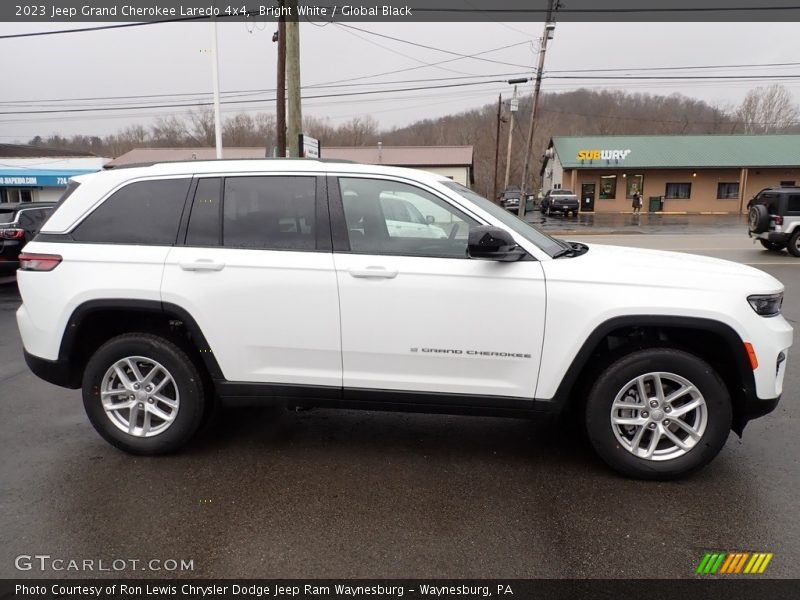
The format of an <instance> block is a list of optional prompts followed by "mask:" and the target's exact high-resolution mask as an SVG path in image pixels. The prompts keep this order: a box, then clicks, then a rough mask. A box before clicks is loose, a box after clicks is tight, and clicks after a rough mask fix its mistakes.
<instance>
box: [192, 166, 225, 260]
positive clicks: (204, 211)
mask: <svg viewBox="0 0 800 600" xmlns="http://www.w3.org/2000/svg"><path fill="white" fill-rule="evenodd" d="M221 189H222V180H221V179H220V178H219V177H215V178H213V179H201V180H200V181H198V182H197V190H196V191H195V193H194V202H193V203H192V213H191V215H189V227H188V229H187V230H186V245H187V246H219V236H220V208H221V200H220V190H221Z"/></svg>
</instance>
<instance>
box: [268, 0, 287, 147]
mask: <svg viewBox="0 0 800 600" xmlns="http://www.w3.org/2000/svg"><path fill="white" fill-rule="evenodd" d="M283 5H284V0H278V7H279V8H280V9H281V16H280V17H279V18H278V32H277V34H276V35H275V36H273V38H272V41H275V42H278V68H277V72H278V77H277V79H278V81H277V86H276V88H277V90H276V92H275V94H276V96H275V120H276V124H275V129H276V132H275V145H276V146H277V147H278V156H280V157H281V158H283V157H285V156H286V18H285V17H284V16H283V11H282V9H283ZM270 150H271V149H270V148H267V149H266V152H267V156H269V153H270Z"/></svg>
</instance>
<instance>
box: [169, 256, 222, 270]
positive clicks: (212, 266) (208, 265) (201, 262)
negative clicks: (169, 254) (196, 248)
mask: <svg viewBox="0 0 800 600" xmlns="http://www.w3.org/2000/svg"><path fill="white" fill-rule="evenodd" d="M178 266H179V267H180V268H181V269H183V270H184V271H221V270H222V269H224V268H225V263H224V262H217V261H215V260H211V259H210V258H198V259H197V260H194V261H181V262H179V263H178Z"/></svg>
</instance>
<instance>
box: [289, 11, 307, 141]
mask: <svg viewBox="0 0 800 600" xmlns="http://www.w3.org/2000/svg"><path fill="white" fill-rule="evenodd" d="M286 5H287V6H289V7H290V8H291V13H290V14H291V16H290V17H289V20H288V21H287V22H286V25H285V26H286V84H287V86H286V87H287V91H288V95H289V102H288V104H287V107H286V108H287V113H288V115H287V117H288V118H287V123H286V141H287V145H288V147H289V156H299V155H300V154H299V152H300V148H299V147H298V146H299V143H300V134H301V133H302V132H303V112H302V107H301V105H300V22H299V21H298V20H297V0H286Z"/></svg>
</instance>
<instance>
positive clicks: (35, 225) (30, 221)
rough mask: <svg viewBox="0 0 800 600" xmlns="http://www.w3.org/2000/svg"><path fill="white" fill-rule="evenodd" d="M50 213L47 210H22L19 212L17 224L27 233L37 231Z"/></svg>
mask: <svg viewBox="0 0 800 600" xmlns="http://www.w3.org/2000/svg"><path fill="white" fill-rule="evenodd" d="M49 214H50V211H49V210H43V209H42V210H23V211H22V212H20V213H19V224H20V226H21V227H22V228H23V229H24V230H25V231H26V232H28V233H29V234H33V233H35V232H37V231H39V228H41V226H42V223H44V220H45V219H46V218H47V215H49Z"/></svg>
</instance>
